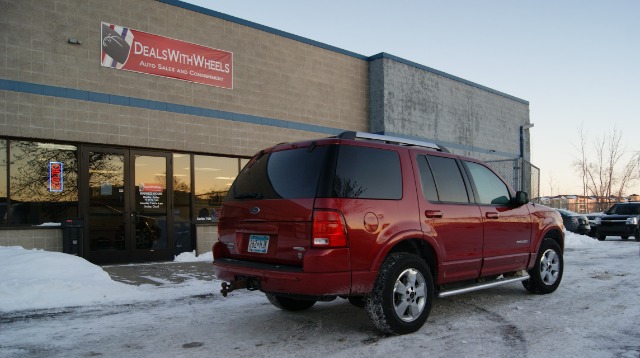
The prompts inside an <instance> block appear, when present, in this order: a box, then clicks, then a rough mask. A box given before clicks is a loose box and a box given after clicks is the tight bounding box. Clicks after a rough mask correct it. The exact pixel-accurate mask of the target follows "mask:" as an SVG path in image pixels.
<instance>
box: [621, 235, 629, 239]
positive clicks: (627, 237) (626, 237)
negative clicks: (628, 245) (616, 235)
mask: <svg viewBox="0 0 640 358" xmlns="http://www.w3.org/2000/svg"><path fill="white" fill-rule="evenodd" d="M620 237H621V238H622V240H629V236H620Z"/></svg>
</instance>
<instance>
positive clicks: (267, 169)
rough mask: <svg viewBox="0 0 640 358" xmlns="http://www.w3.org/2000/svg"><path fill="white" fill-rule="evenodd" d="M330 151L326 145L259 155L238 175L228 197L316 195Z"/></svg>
mask: <svg viewBox="0 0 640 358" xmlns="http://www.w3.org/2000/svg"><path fill="white" fill-rule="evenodd" d="M310 148H311V147H310ZM328 150H329V147H327V146H324V147H314V148H313V149H308V148H298V149H292V150H283V151H280V152H273V153H269V154H265V155H262V156H260V155H258V156H257V157H256V158H257V159H256V160H255V161H253V162H250V163H249V164H248V165H247V166H245V168H244V169H243V170H242V172H241V173H240V175H238V178H237V179H236V181H235V182H234V184H233V186H232V187H231V190H229V194H228V195H227V200H241V199H301V198H314V197H315V196H316V189H317V188H318V180H319V178H320V173H321V171H322V167H323V164H324V159H325V157H326V156H327V151H328Z"/></svg>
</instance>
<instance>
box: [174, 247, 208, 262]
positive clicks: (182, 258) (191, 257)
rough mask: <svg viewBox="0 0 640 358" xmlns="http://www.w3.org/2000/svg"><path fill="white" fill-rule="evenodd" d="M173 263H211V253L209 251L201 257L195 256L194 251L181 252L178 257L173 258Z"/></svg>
mask: <svg viewBox="0 0 640 358" xmlns="http://www.w3.org/2000/svg"><path fill="white" fill-rule="evenodd" d="M173 261H175V262H198V261H209V262H211V261H213V253H212V252H211V251H209V252H205V253H204V254H202V255H196V251H195V250H194V251H192V252H183V253H181V254H180V255H178V256H175V258H174V260H173Z"/></svg>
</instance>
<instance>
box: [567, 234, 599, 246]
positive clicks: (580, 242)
mask: <svg viewBox="0 0 640 358" xmlns="http://www.w3.org/2000/svg"><path fill="white" fill-rule="evenodd" d="M598 242H599V241H598V240H596V239H594V238H592V237H589V236H586V235H579V234H576V233H573V232H570V231H566V230H565V232H564V247H565V248H567V249H575V248H579V247H589V246H598Z"/></svg>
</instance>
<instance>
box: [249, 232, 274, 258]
mask: <svg viewBox="0 0 640 358" xmlns="http://www.w3.org/2000/svg"><path fill="white" fill-rule="evenodd" d="M267 250H269V236H267V235H250V236H249V247H248V249H247V251H249V252H254V253H257V254H266V253H267Z"/></svg>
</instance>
